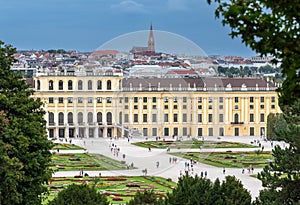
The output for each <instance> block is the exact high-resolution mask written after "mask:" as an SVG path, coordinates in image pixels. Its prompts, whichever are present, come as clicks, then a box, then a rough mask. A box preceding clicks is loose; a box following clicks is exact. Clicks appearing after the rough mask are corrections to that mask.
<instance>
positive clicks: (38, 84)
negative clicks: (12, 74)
mask: <svg viewBox="0 0 300 205" xmlns="http://www.w3.org/2000/svg"><path fill="white" fill-rule="evenodd" d="M37 89H38V90H40V89H41V82H40V80H38V81H37Z"/></svg>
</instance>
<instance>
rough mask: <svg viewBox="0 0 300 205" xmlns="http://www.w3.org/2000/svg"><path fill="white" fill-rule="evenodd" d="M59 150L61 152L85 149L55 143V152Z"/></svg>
mask: <svg viewBox="0 0 300 205" xmlns="http://www.w3.org/2000/svg"><path fill="white" fill-rule="evenodd" d="M57 149H59V150H83V149H84V148H82V147H79V146H77V145H74V144H61V143H55V144H54V147H53V150H55V151H57Z"/></svg>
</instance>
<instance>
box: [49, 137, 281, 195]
mask: <svg viewBox="0 0 300 205" xmlns="http://www.w3.org/2000/svg"><path fill="white" fill-rule="evenodd" d="M148 140H155V138H153V139H148ZM166 140H167V139H166ZM204 140H214V141H220V140H222V141H233V142H241V143H247V144H250V143H251V142H254V140H256V141H257V140H260V142H261V143H262V145H263V146H264V151H270V150H271V149H272V148H271V143H270V142H265V141H263V140H261V139H260V138H259V137H221V139H220V138H217V137H206V138H205V139H204ZM137 141H145V140H144V139H142V138H133V139H131V140H130V142H128V140H127V138H126V139H117V140H115V139H112V140H111V139H107V138H101V139H100V138H99V139H75V140H73V141H72V143H74V144H76V145H79V146H81V147H84V148H85V149H86V151H87V152H88V153H98V154H102V155H105V156H107V157H110V158H113V159H116V160H119V161H121V160H123V157H124V156H123V155H125V161H126V163H127V164H128V165H130V164H132V163H133V165H134V167H136V168H137V169H131V170H116V171H100V172H101V175H102V176H121V175H123V176H134V175H143V172H142V170H143V169H147V175H154V176H162V177H165V178H171V179H172V180H173V181H177V180H178V177H179V176H180V172H182V173H184V170H185V167H184V163H185V162H187V161H188V160H186V159H182V158H178V160H177V162H176V163H173V162H171V163H170V157H173V156H172V155H169V154H168V152H167V150H166V149H153V148H152V149H151V151H149V150H148V148H143V147H138V146H135V145H132V144H131V143H132V142H137ZM112 144H114V145H117V147H118V148H119V149H120V153H119V154H118V156H116V155H114V153H113V152H111V149H110V147H111V146H112ZM276 144H278V145H280V146H284V144H283V143H279V142H274V144H273V145H276ZM257 149H259V148H225V149H223V148H218V149H201V150H200V149H171V150H170V152H184V151H198V152H217V151H229V150H231V151H253V150H257ZM60 152H63V150H61V151H60ZM65 152H67V151H65ZM157 162H158V163H159V166H158V167H157ZM261 170H262V169H254V172H253V174H256V173H258V172H260V171H261ZM205 171H206V172H207V177H208V178H209V179H211V180H212V181H214V180H215V179H216V178H219V179H220V180H223V179H224V178H225V176H226V175H234V176H236V177H237V178H238V179H240V180H241V181H242V183H243V185H244V187H245V188H247V189H248V190H249V191H250V193H251V195H252V197H253V198H255V197H257V196H258V195H259V190H261V189H262V183H261V181H260V180H258V179H256V178H254V177H251V176H250V174H249V173H248V171H247V169H245V173H244V174H242V169H239V168H226V169H225V174H224V173H223V168H218V167H214V166H210V165H206V164H202V163H197V164H195V165H194V174H198V175H200V173H201V172H205ZM84 172H85V173H87V174H88V175H89V176H98V175H99V171H84ZM251 174H252V173H251ZM75 175H79V170H78V172H75V171H65V172H63V171H60V172H56V173H54V174H53V176H55V177H58V176H75Z"/></svg>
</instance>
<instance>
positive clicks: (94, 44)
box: [0, 0, 256, 57]
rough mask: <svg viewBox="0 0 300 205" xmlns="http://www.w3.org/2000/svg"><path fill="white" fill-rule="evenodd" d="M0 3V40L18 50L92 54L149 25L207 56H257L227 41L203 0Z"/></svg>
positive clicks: (225, 30) (236, 41) (234, 41)
mask: <svg viewBox="0 0 300 205" xmlns="http://www.w3.org/2000/svg"><path fill="white" fill-rule="evenodd" d="M0 2H1V5H2V6H1V8H0V25H2V32H1V33H0V39H1V40H3V41H4V42H5V43H7V44H12V45H13V46H14V47H16V48H17V49H18V50H23V49H26V50H31V49H44V50H48V49H58V48H62V49H66V50H78V51H93V50H95V49H97V48H99V47H101V45H105V44H106V43H107V42H109V41H111V40H112V39H115V38H118V37H119V36H124V35H125V34H127V33H132V32H137V31H141V30H148V29H149V25H150V23H152V24H153V29H154V30H158V31H164V32H170V33H174V34H176V35H179V36H182V37H184V38H186V39H188V40H190V41H192V42H193V43H195V44H197V45H198V46H199V47H200V48H201V49H203V50H204V51H205V53H206V54H207V55H237V56H242V57H250V56H254V55H256V54H255V52H253V51H251V49H250V48H247V47H245V46H244V45H243V44H242V43H241V40H240V39H231V37H230V36H229V35H228V34H229V32H230V30H229V28H226V27H223V26H222V24H221V20H220V19H215V16H214V10H215V6H209V5H208V4H207V3H206V1H204V0H168V1H150V0H145V1H137V0H136V1H133V0H123V1H120V0H112V1H103V0H101V1H95V0H87V1H82V0H74V1H72V3H70V1H66V0H60V1H58V0H52V1H50V0H45V1H42V2H41V1H37V0H28V1H25V2H22V1H17V0H12V1H3V0H0ZM155 40H156V39H155ZM145 43H146V42H145ZM133 46H134V45H133ZM141 46H143V45H141Z"/></svg>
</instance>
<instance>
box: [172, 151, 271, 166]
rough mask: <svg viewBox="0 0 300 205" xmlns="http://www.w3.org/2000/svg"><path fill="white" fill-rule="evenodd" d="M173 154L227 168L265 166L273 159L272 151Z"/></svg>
mask: <svg viewBox="0 0 300 205" xmlns="http://www.w3.org/2000/svg"><path fill="white" fill-rule="evenodd" d="M172 155H175V156H178V157H182V158H185V159H191V158H192V159H193V160H195V161H198V162H201V163H204V164H209V165H212V166H215V167H226V168H242V167H245V168H247V167H249V166H250V165H251V166H252V167H254V168H263V167H265V165H267V164H268V163H269V161H270V160H273V157H272V154H271V152H263V153H260V154H257V153H256V152H200V153H199V152H185V153H182V152H181V153H172Z"/></svg>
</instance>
